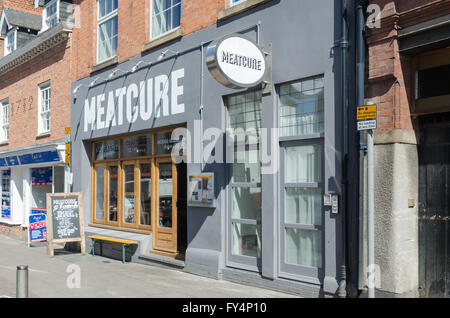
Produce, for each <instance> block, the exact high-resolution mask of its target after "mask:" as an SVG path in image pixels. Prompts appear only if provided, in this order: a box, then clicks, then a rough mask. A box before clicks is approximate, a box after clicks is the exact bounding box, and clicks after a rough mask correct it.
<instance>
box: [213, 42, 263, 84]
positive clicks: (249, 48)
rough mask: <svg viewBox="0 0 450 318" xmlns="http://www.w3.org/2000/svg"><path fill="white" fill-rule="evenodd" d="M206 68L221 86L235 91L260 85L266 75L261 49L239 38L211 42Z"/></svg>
mask: <svg viewBox="0 0 450 318" xmlns="http://www.w3.org/2000/svg"><path fill="white" fill-rule="evenodd" d="M206 65H207V67H208V70H209V71H210V73H211V75H212V76H213V77H214V78H215V79H216V80H217V81H218V82H219V83H221V84H223V85H225V86H227V87H229V88H236V89H239V88H245V87H253V86H256V85H258V84H259V83H261V82H262V80H263V79H264V75H265V73H266V60H265V58H264V53H263V52H262V50H261V49H260V47H259V46H258V45H257V44H256V43H254V42H253V41H251V40H249V39H247V38H246V37H244V36H242V35H239V34H232V35H228V36H226V37H223V38H221V39H218V40H216V41H214V42H212V43H211V45H210V46H209V47H208V49H207V51H206Z"/></svg>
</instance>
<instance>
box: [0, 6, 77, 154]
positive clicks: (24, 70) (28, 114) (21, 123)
mask: <svg viewBox="0 0 450 318" xmlns="http://www.w3.org/2000/svg"><path fill="white" fill-rule="evenodd" d="M0 5H4V6H5V7H9V8H13V9H15V10H19V11H27V12H33V13H35V14H36V13H39V12H40V11H42V8H38V9H35V8H34V1H33V0H0ZM2 52H3V50H2ZM71 52H72V48H71V39H69V40H67V41H65V42H63V43H61V44H59V45H57V46H55V47H53V48H52V49H50V50H48V51H47V52H44V53H42V54H40V55H38V56H36V57H34V58H33V59H32V60H30V61H28V62H26V63H24V64H22V65H20V66H19V67H16V68H14V69H12V70H11V71H9V72H7V73H5V74H3V75H0V101H2V100H4V99H8V102H9V104H10V110H9V140H8V143H7V144H6V145H1V146H0V151H5V150H8V149H14V148H18V147H24V146H31V145H35V144H41V143H46V142H50V141H55V140H61V139H64V136H65V134H64V127H68V126H70V105H71V104H70V84H71V79H72V76H71V70H72V68H71V63H72V56H71V55H72V54H71ZM47 81H50V86H51V113H50V135H49V136H45V137H39V138H38V137H37V135H38V107H39V105H38V100H39V99H38V92H39V89H38V87H39V85H40V84H42V83H44V82H47Z"/></svg>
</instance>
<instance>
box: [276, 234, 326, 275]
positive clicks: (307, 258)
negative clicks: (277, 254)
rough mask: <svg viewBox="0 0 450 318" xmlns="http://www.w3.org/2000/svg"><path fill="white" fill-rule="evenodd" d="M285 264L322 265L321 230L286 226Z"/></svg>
mask: <svg viewBox="0 0 450 318" xmlns="http://www.w3.org/2000/svg"><path fill="white" fill-rule="evenodd" d="M285 235H286V246H285V262H286V264H292V265H301V266H308V267H318V268H320V267H322V232H321V231H311V230H301V229H294V228H286V229H285Z"/></svg>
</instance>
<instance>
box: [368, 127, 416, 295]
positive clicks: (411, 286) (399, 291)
mask: <svg viewBox="0 0 450 318" xmlns="http://www.w3.org/2000/svg"><path fill="white" fill-rule="evenodd" d="M374 152H375V153H374V160H375V180H374V182H375V184H374V186H375V262H376V264H377V265H378V266H379V269H380V272H379V274H380V276H379V278H378V281H379V286H377V294H376V295H377V296H382V297H418V287H419V242H418V239H419V232H418V198H419V161H418V151H417V141H416V136H415V133H414V131H411V130H401V129H394V130H388V131H375V150H374Z"/></svg>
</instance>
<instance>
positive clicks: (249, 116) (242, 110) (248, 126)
mask: <svg viewBox="0 0 450 318" xmlns="http://www.w3.org/2000/svg"><path fill="white" fill-rule="evenodd" d="M227 107H228V112H227V115H228V120H227V122H228V128H231V130H230V134H231V135H232V136H234V135H235V134H236V133H238V129H242V130H243V131H246V132H247V133H249V132H253V136H252V138H253V139H258V137H259V134H260V129H261V91H255V92H248V93H244V94H239V95H234V96H229V97H228V98H227ZM250 135H252V134H250Z"/></svg>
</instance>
